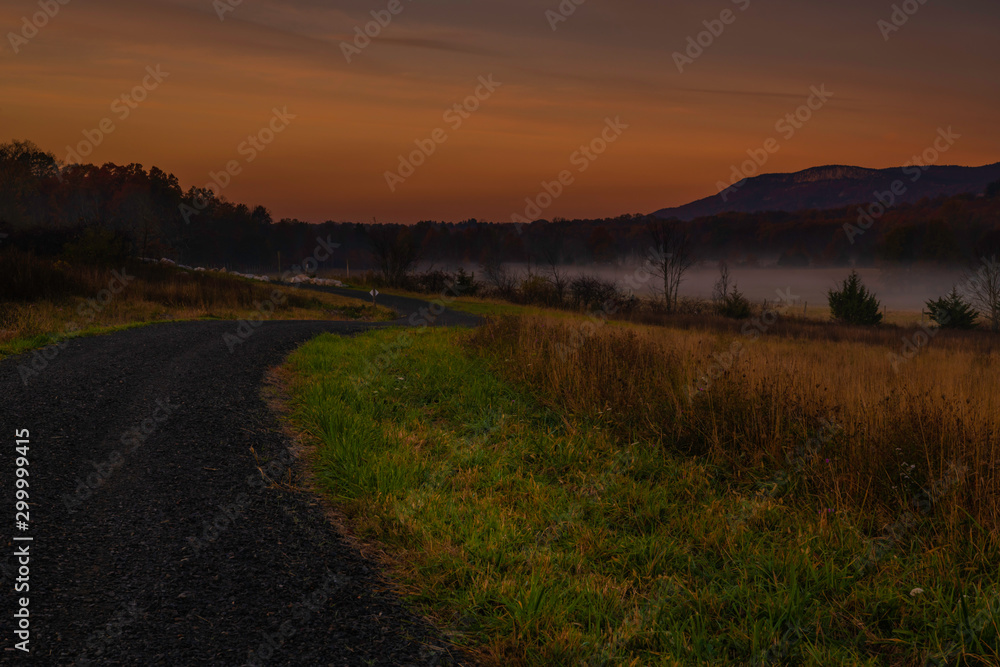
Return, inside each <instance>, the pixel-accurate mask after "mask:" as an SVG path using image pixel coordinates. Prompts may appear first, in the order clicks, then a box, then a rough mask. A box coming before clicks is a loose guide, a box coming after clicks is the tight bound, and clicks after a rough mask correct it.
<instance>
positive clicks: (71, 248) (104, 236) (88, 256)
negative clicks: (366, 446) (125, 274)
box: [63, 227, 130, 267]
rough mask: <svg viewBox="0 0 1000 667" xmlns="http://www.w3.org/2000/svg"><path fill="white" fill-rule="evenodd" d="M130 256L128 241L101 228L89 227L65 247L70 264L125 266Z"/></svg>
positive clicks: (65, 253)
mask: <svg viewBox="0 0 1000 667" xmlns="http://www.w3.org/2000/svg"><path fill="white" fill-rule="evenodd" d="M129 255H130V252H129V242H128V240H127V239H125V238H123V237H122V236H119V235H118V234H115V233H114V232H113V231H111V230H109V229H103V228H101V227H88V228H87V229H85V230H83V233H81V234H80V236H78V237H77V238H76V239H75V240H73V241H71V242H69V243H67V244H66V245H65V246H64V247H63V256H64V257H65V258H66V259H67V260H69V261H70V262H73V263H77V264H89V265H92V266H103V267H109V266H123V265H124V264H125V261H126V260H127V259H128V257H129Z"/></svg>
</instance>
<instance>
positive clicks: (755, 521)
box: [285, 312, 1000, 665]
mask: <svg viewBox="0 0 1000 667" xmlns="http://www.w3.org/2000/svg"><path fill="white" fill-rule="evenodd" d="M761 327H762V328H763V330H761V328H754V329H751V333H747V331H746V329H744V327H743V326H742V325H738V326H732V325H731V324H728V325H727V324H725V323H723V322H720V321H718V320H716V319H712V318H709V319H707V320H703V322H702V323H701V324H699V323H698V322H697V321H695V319H694V318H687V319H684V318H682V321H680V322H679V323H678V324H677V325H676V326H671V325H669V324H667V325H666V326H647V325H641V324H636V323H628V322H605V321H602V320H596V319H594V318H586V317H583V316H571V315H568V314H567V313H565V312H559V313H554V314H551V315H550V314H545V313H532V314H521V315H513V316H511V315H507V316H500V317H493V318H491V319H490V320H489V321H488V323H487V324H486V325H484V326H483V327H481V328H480V329H478V330H475V331H449V330H428V331H418V332H407V333H403V332H400V331H383V332H372V333H368V334H365V335H363V336H359V337H357V338H355V339H342V338H337V337H332V336H324V337H322V338H320V339H318V340H316V341H314V342H312V343H310V344H308V345H307V346H305V347H304V348H302V349H301V350H299V351H298V352H296V353H295V354H293V355H292V357H291V358H290V360H289V362H288V364H287V366H286V367H285V371H286V373H285V376H286V383H287V387H286V388H287V391H288V392H289V406H290V409H291V421H292V424H293V425H294V426H295V428H296V429H298V430H299V431H300V432H301V433H302V434H303V437H304V439H305V440H306V441H307V442H309V443H311V444H312V445H313V450H312V454H311V457H312V465H313V470H314V471H315V475H316V479H317V482H318V484H319V486H320V487H321V488H322V489H323V491H324V492H325V493H326V494H327V495H328V496H329V498H330V499H331V501H332V502H333V503H334V504H335V505H336V506H337V507H338V508H339V509H340V510H341V511H343V512H344V513H345V515H346V517H347V525H348V526H349V527H350V529H351V530H352V531H354V533H355V534H356V536H357V537H358V538H359V540H360V541H361V543H362V544H364V545H366V547H365V548H366V550H367V552H368V553H369V554H370V555H371V556H372V557H374V558H377V559H378V560H380V562H382V563H383V564H384V565H385V566H386V567H387V568H388V570H389V572H390V574H391V576H392V578H393V581H394V582H395V583H396V585H397V586H398V587H399V589H400V591H401V592H402V593H403V595H404V597H405V598H406V600H407V601H408V602H409V604H411V605H412V606H413V607H414V608H415V609H417V610H418V611H420V612H421V613H423V614H425V615H427V616H428V617H430V618H432V619H433V620H434V621H435V622H436V623H438V625H439V626H441V627H443V628H444V629H445V630H446V631H447V632H448V633H449V635H450V637H451V638H452V639H453V641H455V642H456V643H458V644H460V645H463V646H465V647H467V648H468V649H469V650H470V651H471V652H472V653H473V654H474V655H475V656H476V657H477V658H478V659H480V660H481V661H482V662H483V663H484V664H523V665H541V664H592V665H603V664H614V665H619V664H620V665H637V664H662V665H702V664H713V665H750V664H756V665H780V664H801V665H944V664H948V665H959V664H960V665H994V664H997V663H998V661H1000V652H998V651H1000V648H998V647H1000V642H998V636H1000V630H998V626H1000V588H998V583H1000V566H998V563H1000V549H998V547H1000V545H998V542H997V537H996V534H997V533H996V528H997V518H998V511H997V510H998V507H997V497H998V494H997V491H998V488H997V486H998V477H997V462H998V439H1000V430H998V426H1000V423H998V422H1000V409H998V408H1000V405H998V402H1000V386H998V379H997V372H996V371H997V361H998V360H997V350H996V348H995V342H994V341H995V338H994V337H991V336H990V335H989V334H986V333H983V332H973V333H948V332H941V333H936V334H935V335H934V336H933V337H932V338H931V339H930V340H929V342H928V343H927V344H926V345H923V346H921V347H920V348H919V349H918V351H917V352H916V353H915V354H913V355H911V358H909V359H904V360H903V362H902V363H894V361H893V357H892V355H894V354H896V355H899V353H900V349H899V348H900V347H901V346H902V345H903V341H902V337H903V336H904V335H906V336H908V335H913V331H916V330H900V329H896V328H887V329H886V330H876V332H875V333H873V330H870V329H860V328H854V327H846V326H839V325H837V326H835V325H826V326H825V327H824V328H823V333H821V332H820V331H819V328H817V327H816V326H815V323H810V322H797V321H795V320H793V319H790V318H778V319H777V320H776V321H774V322H773V323H772V324H771V325H770V326H764V325H761ZM752 331H756V332H757V333H756V334H753V333H752ZM400 336H403V338H402V340H404V341H406V343H405V345H403V346H400V345H399V343H398V341H399V340H400ZM376 361H377V362H378V363H375V362H376ZM375 367H377V368H382V369H384V370H382V371H381V372H373V371H372V369H373V368H375Z"/></svg>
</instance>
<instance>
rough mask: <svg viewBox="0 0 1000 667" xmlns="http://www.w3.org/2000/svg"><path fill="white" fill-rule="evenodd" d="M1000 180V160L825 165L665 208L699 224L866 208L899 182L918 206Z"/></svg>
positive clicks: (901, 199) (903, 197)
mask: <svg viewBox="0 0 1000 667" xmlns="http://www.w3.org/2000/svg"><path fill="white" fill-rule="evenodd" d="M998 180H1000V162H996V163H993V164H988V165H983V166H981V167H964V166H958V165H942V166H937V165H932V166H928V167H919V166H916V165H911V166H905V167H890V168H887V169H872V168H868V167H858V166H853V165H839V164H831V165H821V166H817V167H810V168H808V169H803V170H801V171H796V172H785V173H773V174H760V175H758V176H753V177H750V178H746V179H743V180H742V181H739V182H737V183H735V184H733V185H731V186H729V187H728V188H726V189H725V190H722V191H720V192H719V193H718V194H715V195H712V196H710V197H705V198H703V199H698V200H696V201H693V202H690V203H688V204H684V205H682V206H675V207H670V208H664V209H660V210H659V211H656V212H655V213H653V215H655V216H657V217H661V218H678V219H680V220H694V219H696V218H702V217H708V216H712V215H718V214H720V213H732V212H736V213H761V212H765V211H785V212H794V211H802V210H807V209H819V210H829V209H836V208H843V207H845V206H855V205H857V206H863V205H866V204H871V203H872V202H874V201H876V196H877V195H878V194H879V193H889V192H891V190H892V189H893V186H894V184H896V182H897V181H900V182H901V183H902V185H901V186H900V185H898V184H897V185H896V190H897V191H899V190H900V188H902V194H899V195H896V196H895V203H897V204H900V203H909V204H912V203H916V202H918V201H920V200H921V199H923V198H925V197H929V198H934V197H939V196H954V195H960V194H979V193H981V192H983V191H984V190H985V188H986V186H988V185H989V184H991V183H993V182H996V181H998Z"/></svg>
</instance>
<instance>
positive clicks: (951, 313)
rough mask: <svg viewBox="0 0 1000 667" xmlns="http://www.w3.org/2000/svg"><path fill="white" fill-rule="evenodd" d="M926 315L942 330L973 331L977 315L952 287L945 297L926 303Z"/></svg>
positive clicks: (976, 323)
mask: <svg viewBox="0 0 1000 667" xmlns="http://www.w3.org/2000/svg"><path fill="white" fill-rule="evenodd" d="M926 312H927V314H928V315H929V316H930V318H931V319H932V320H934V321H935V322H936V323H937V325H938V326H939V327H941V328H942V329H966V330H968V329H975V328H976V327H977V326H978V325H979V323H978V322H977V321H976V320H978V319H979V313H978V312H976V309H975V308H974V307H973V306H972V304H971V303H969V302H968V301H966V300H965V299H964V298H963V297H962V295H961V294H959V293H958V289H956V288H954V287H952V288H951V293H950V294H948V296H946V297H942V298H940V299H937V300H934V299H932V300H930V301H928V302H927V311H926Z"/></svg>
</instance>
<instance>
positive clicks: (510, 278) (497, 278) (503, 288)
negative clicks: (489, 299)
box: [482, 251, 518, 299]
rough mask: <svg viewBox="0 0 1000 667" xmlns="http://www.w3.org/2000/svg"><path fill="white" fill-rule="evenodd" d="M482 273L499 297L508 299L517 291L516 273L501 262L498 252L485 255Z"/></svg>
mask: <svg viewBox="0 0 1000 667" xmlns="http://www.w3.org/2000/svg"><path fill="white" fill-rule="evenodd" d="M482 271H483V275H484V276H485V277H486V282H487V284H489V285H491V286H492V287H493V289H494V290H496V292H497V293H498V294H499V295H500V296H501V297H503V298H505V299H509V298H510V297H512V296H513V295H514V292H516V291H517V283H518V276H517V273H516V272H515V271H514V270H513V269H511V268H510V266H509V265H508V264H507V263H506V262H505V261H504V260H503V258H502V257H501V255H500V252H499V251H494V252H490V253H488V254H487V255H486V257H485V258H484V259H483V263H482Z"/></svg>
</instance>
